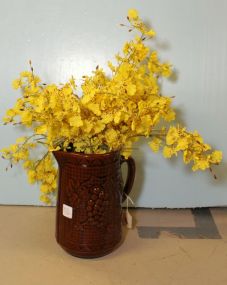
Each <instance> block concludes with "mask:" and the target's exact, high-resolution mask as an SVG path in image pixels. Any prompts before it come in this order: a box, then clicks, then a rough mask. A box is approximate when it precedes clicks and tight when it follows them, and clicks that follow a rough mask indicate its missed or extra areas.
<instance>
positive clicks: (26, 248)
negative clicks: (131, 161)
mask: <svg viewBox="0 0 227 285" xmlns="http://www.w3.org/2000/svg"><path fill="white" fill-rule="evenodd" d="M130 213H131V214H132V216H133V225H134V226H133V229H126V227H124V233H125V237H124V242H123V243H122V245H121V246H120V247H119V248H118V249H116V250H115V251H114V252H113V253H111V254H109V255H107V256H105V257H102V258H97V259H79V258H76V257H73V256H70V255H69V254H67V253H66V252H64V250H63V249H62V248H61V247H59V246H58V244H57V243H56V242H55V238H54V227H55V208H51V207H28V206H26V207H23V206H0V284H3V285H16V284H17V285H22V284H23V285H36V284H37V285H40V284H42V285H52V284H53V285H62V284H64V285H68V284H78V285H126V284H130V285H134V284H140V285H167V284H168V285H178V284H179V285H182V284H184V285H187V284H188V285H189V284H190V285H191V284H193V285H196V284H200V285H213V284H215V285H222V284H223V285H226V284H227V208H210V209H209V208H204V209H192V210H190V209H187V210H167V209H163V210H158V209H155V210H151V209H149V210H148V209H138V210H131V211H130Z"/></svg>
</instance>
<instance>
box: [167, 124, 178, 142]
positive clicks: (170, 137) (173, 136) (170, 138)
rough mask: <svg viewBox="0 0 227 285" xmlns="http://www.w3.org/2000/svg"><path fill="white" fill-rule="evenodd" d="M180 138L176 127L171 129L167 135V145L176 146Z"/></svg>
mask: <svg viewBox="0 0 227 285" xmlns="http://www.w3.org/2000/svg"><path fill="white" fill-rule="evenodd" d="M178 138H179V134H178V131H177V129H176V128H175V127H170V128H169V131H168V133H167V135H166V143H167V145H172V144H174V143H175V142H176V141H177V139H178Z"/></svg>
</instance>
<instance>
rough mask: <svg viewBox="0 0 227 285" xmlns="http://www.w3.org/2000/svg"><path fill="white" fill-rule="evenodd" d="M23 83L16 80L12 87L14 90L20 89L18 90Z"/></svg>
mask: <svg viewBox="0 0 227 285" xmlns="http://www.w3.org/2000/svg"><path fill="white" fill-rule="evenodd" d="M22 84H23V83H22V81H21V80H20V79H15V80H13V82H12V87H13V88H14V89H18V88H20V87H21V86H22Z"/></svg>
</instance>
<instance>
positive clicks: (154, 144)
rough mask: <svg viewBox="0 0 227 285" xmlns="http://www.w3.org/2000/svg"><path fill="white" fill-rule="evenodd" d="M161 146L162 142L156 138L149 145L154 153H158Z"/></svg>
mask: <svg viewBox="0 0 227 285" xmlns="http://www.w3.org/2000/svg"><path fill="white" fill-rule="evenodd" d="M161 144H162V140H161V139H159V138H157V137H154V138H153V140H152V141H151V142H150V143H149V146H150V148H151V149H152V150H153V152H158V151H159V149H160V146H161Z"/></svg>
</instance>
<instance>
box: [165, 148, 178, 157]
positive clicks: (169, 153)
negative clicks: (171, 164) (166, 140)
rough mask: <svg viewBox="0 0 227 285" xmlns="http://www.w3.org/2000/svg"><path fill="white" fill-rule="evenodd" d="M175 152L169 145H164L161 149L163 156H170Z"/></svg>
mask: <svg viewBox="0 0 227 285" xmlns="http://www.w3.org/2000/svg"><path fill="white" fill-rule="evenodd" d="M174 154H175V151H174V150H173V149H172V148H171V147H168V146H165V147H164V149H163V156H164V157H165V158H170V157H172V156H173V155H174Z"/></svg>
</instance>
